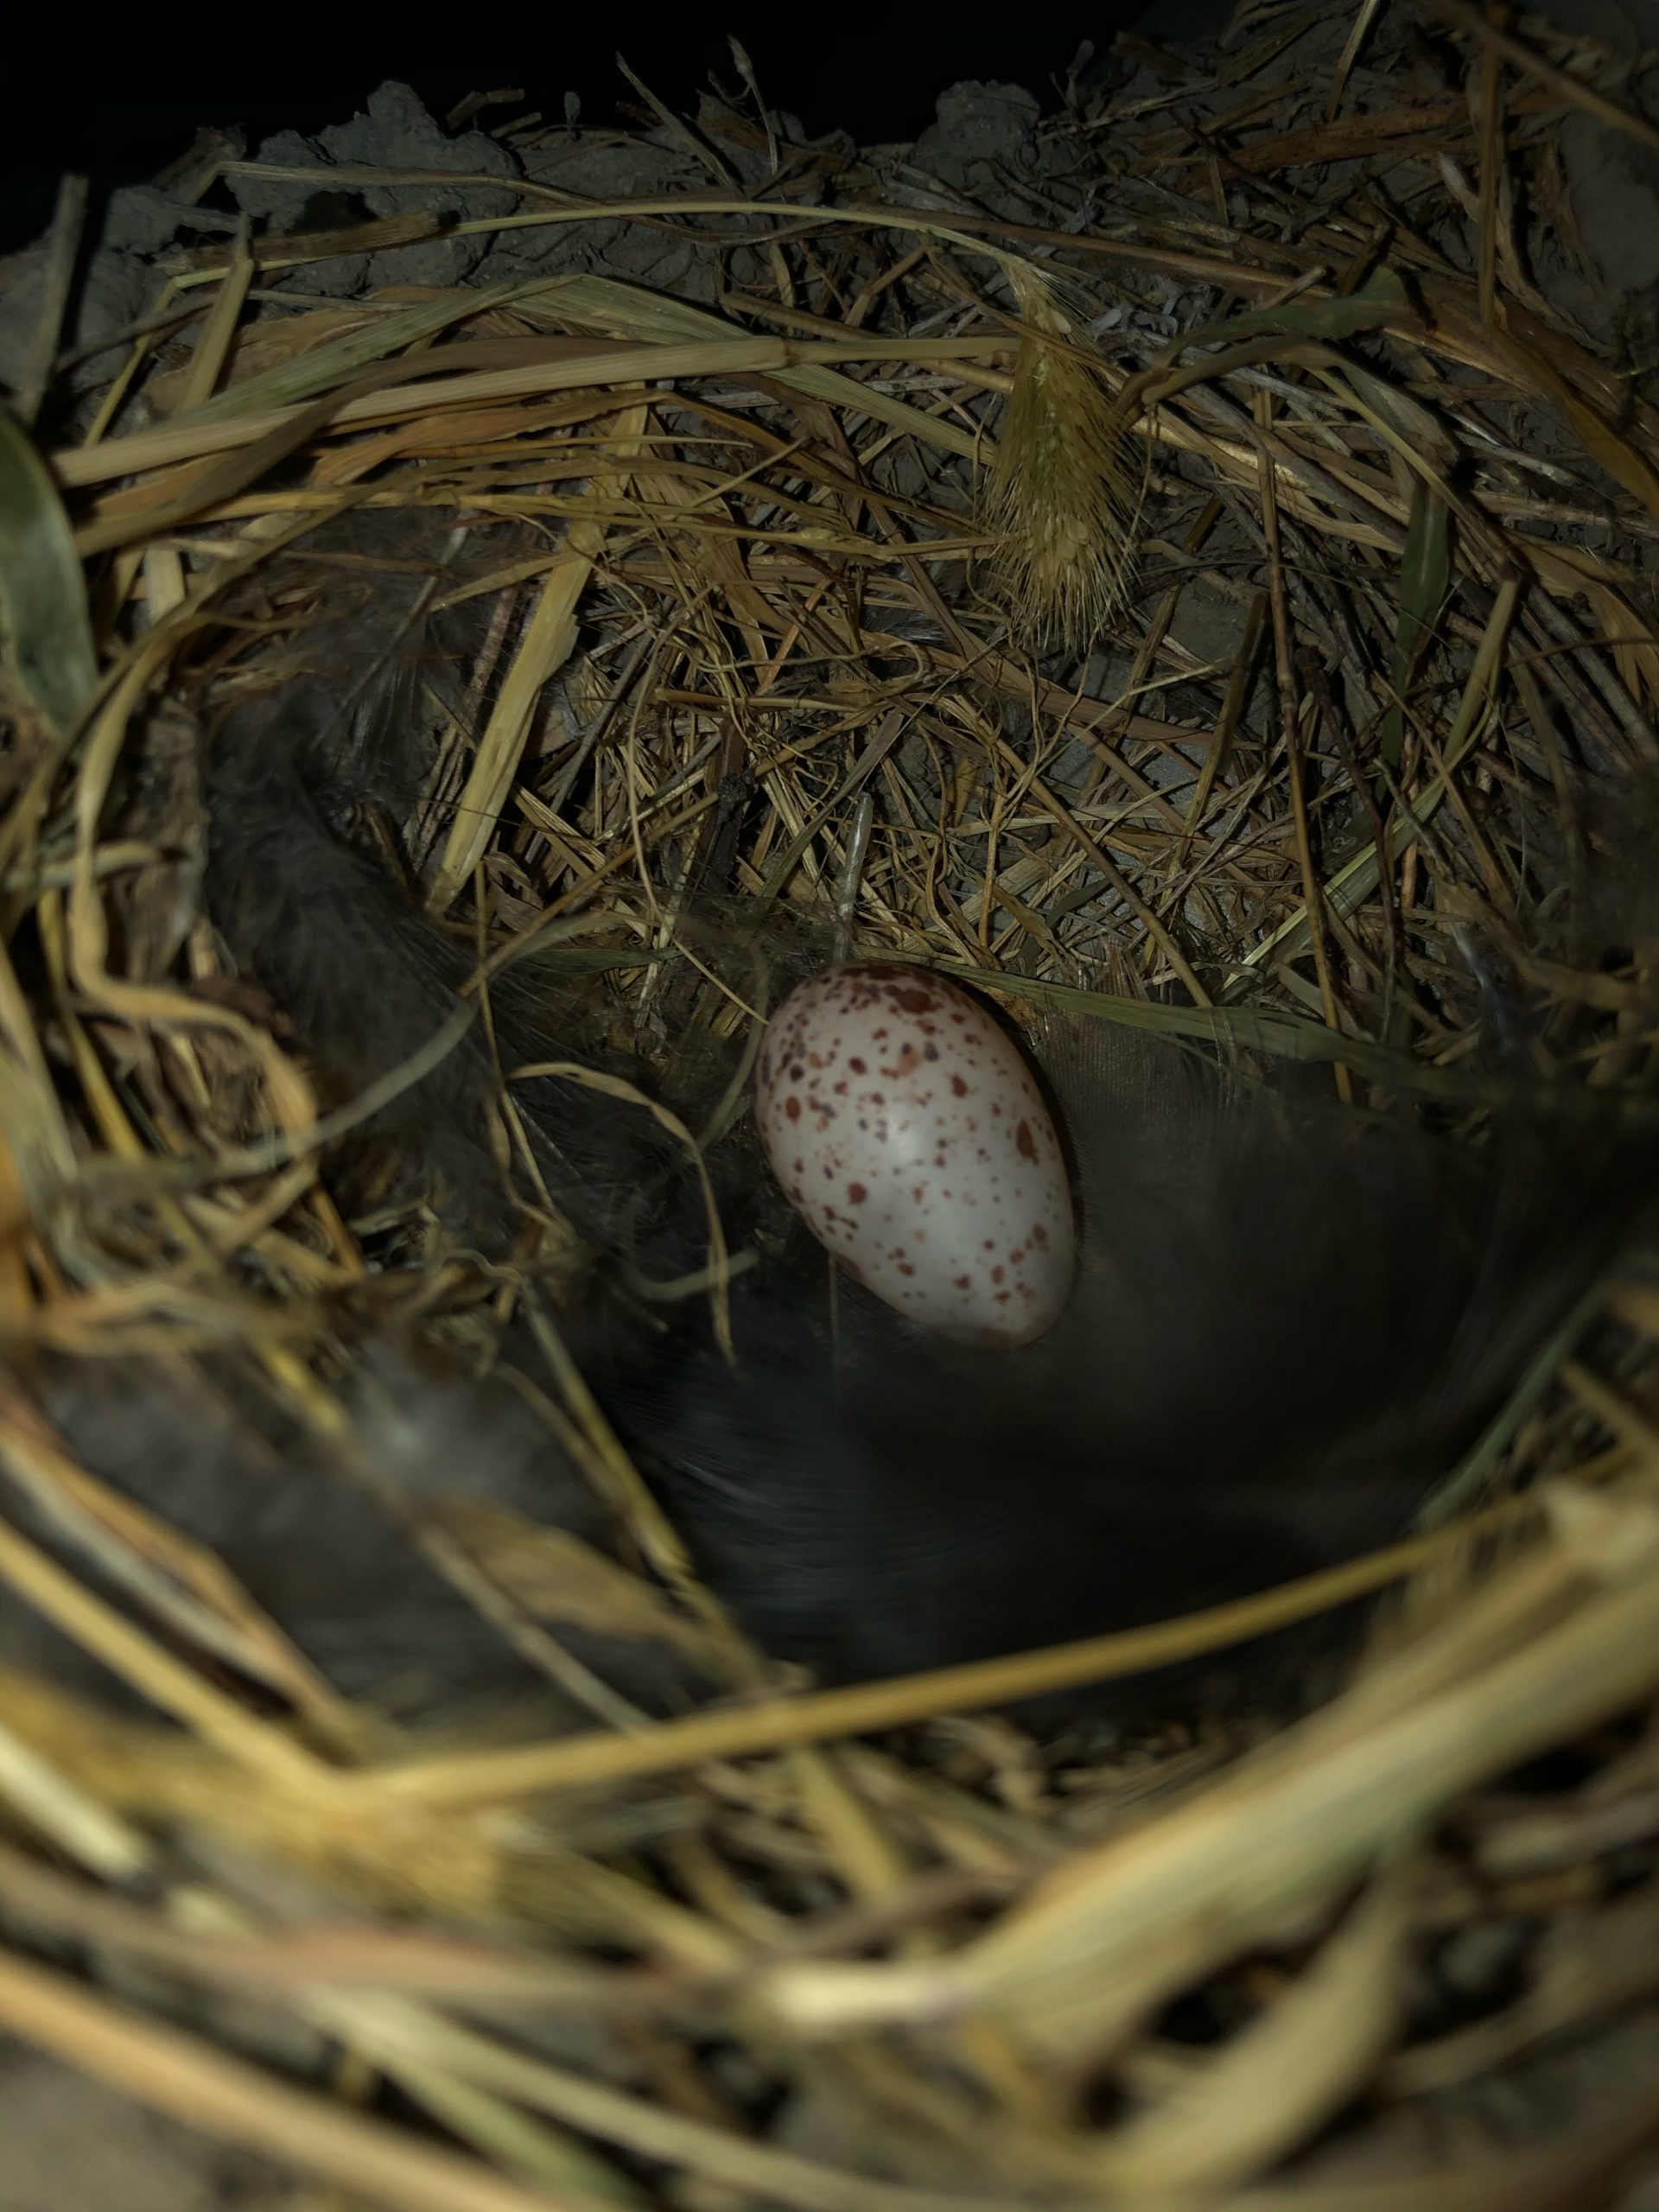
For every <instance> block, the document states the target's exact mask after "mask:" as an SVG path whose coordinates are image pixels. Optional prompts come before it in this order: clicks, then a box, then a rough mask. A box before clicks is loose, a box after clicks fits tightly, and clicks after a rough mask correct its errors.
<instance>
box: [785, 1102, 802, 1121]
mask: <svg viewBox="0 0 1659 2212" xmlns="http://www.w3.org/2000/svg"><path fill="white" fill-rule="evenodd" d="M784 1111H785V1114H787V1115H788V1116H789V1118H790V1120H791V1122H798V1121H799V1120H800V1118H801V1102H800V1100H799V1099H798V1098H785V1101H784Z"/></svg>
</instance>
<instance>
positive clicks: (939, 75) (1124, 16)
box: [0, 0, 1230, 252]
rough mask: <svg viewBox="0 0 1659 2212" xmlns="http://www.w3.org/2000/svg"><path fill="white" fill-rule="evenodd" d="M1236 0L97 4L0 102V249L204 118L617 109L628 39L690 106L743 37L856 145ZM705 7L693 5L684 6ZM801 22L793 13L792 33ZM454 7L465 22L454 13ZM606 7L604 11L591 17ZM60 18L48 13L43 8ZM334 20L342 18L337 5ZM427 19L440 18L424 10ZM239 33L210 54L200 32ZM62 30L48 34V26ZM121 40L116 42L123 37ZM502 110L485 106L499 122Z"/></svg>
mask: <svg viewBox="0 0 1659 2212" xmlns="http://www.w3.org/2000/svg"><path fill="white" fill-rule="evenodd" d="M1229 10H1230V0H1096V5H1094V6H1092V7H1075V6H1074V7H1051V6H1044V5H1042V4H1040V0H1039V4H1038V5H1037V6H1034V7H1029V8H1027V9H1025V10H1020V7H1019V6H1018V5H1017V4H1015V5H1014V6H1010V7H1007V8H1006V9H1005V10H1001V11H1000V12H998V13H996V14H993V13H991V12H989V11H987V13H986V15H985V17H984V19H983V27H982V28H981V29H973V30H969V29H951V28H945V29H937V28H935V27H934V25H933V23H932V22H929V21H925V20H924V17H925V14H926V13H931V11H925V10H923V9H921V8H920V7H919V6H918V4H917V0H911V4H910V6H909V7H908V8H906V9H902V10H901V9H898V8H894V9H892V10H850V11H849V17H850V24H849V28H848V29H842V28H841V25H842V22H845V21H847V18H841V19H838V18H836V16H833V15H831V16H824V15H823V12H822V11H821V10H809V9H807V8H806V7H805V6H804V5H801V4H799V0H797V5H796V7H795V8H794V9H792V10H791V8H788V7H782V8H780V7H779V5H778V4H777V0H772V4H771V5H770V6H768V7H766V8H764V9H760V8H756V7H755V6H753V4H752V0H733V4H731V5H730V6H728V7H721V8H719V9H718V10H712V9H711V10H708V11H707V12H706V13H704V12H702V10H697V11H695V13H696V17H697V20H695V21H692V22H688V21H687V20H686V17H685V16H677V17H674V18H668V17H665V16H655V18H654V19H653V16H652V14H649V13H647V14H644V15H642V14H639V13H638V12H636V11H635V10H631V9H628V8H617V9H615V10H593V11H592V13H591V14H590V13H589V11H588V10H587V9H582V10H574V9H569V8H560V7H559V6H557V5H555V6H553V7H552V8H550V9H547V10H545V11H543V10H541V9H537V10H533V11H530V10H527V11H526V12H525V15H524V19H523V29H522V32H521V34H520V35H518V37H516V38H514V37H511V36H509V35H506V34H505V31H504V29H503V14H504V13H505V11H501V10H494V9H491V10H483V9H480V10H479V15H480V29H479V31H478V34H477V35H476V36H473V35H469V34H468V32H467V28H466V25H465V22H464V11H454V13H452V14H451V16H450V20H449V21H448V22H447V23H446V24H445V26H444V29H443V30H442V34H440V32H439V31H437V30H435V29H429V28H427V27H426V25H425V22H423V25H422V27H421V28H418V29H416V28H413V27H408V28H405V27H403V26H400V24H399V22H398V19H397V16H390V17H389V18H383V19H382V20H381V22H380V24H379V26H378V29H376V31H375V33H374V35H372V36H370V35H361V36H359V37H355V38H350V37H348V36H346V35H344V34H342V32H341V29H340V24H339V23H337V22H327V21H322V22H316V23H315V24H313V25H311V26H309V27H308V26H307V25H306V24H305V23H304V22H302V21H301V20H299V19H296V17H294V16H283V15H281V14H277V13H273V12H272V11H271V10H270V8H269V5H268V4H267V5H264V6H257V5H249V6H246V7H245V10H244V11H243V12H242V14H241V15H240V16H238V14H237V12H236V11H235V10H224V11H213V12H211V13H210V14H209V15H208V16H198V17H196V18H195V19H194V21H195V22H196V24H197V26H198V29H197V31H196V34H195V39H194V43H192V44H191V45H189V46H188V47H182V48H181V46H180V45H179V44H178V43H177V42H176V41H175V38H174V36H173V35H172V23H173V22H174V20H175V19H172V18H168V17H166V16H161V17H155V18H149V19H147V18H145V17H144V16H142V15H133V14H131V13H129V14H127V15H126V16H108V17H105V18H103V19H102V22H103V24H104V25H105V26H108V27H112V28H103V29H96V30H95V29H94V28H93V24H92V20H91V19H90V18H89V19H88V21H87V24H86V40H85V45H86V49H87V50H86V51H85V52H82V53H77V52H76V51H75V50H74V49H73V48H72V47H69V46H67V44H66V45H62V46H60V50H59V51H58V52H57V53H56V54H53V53H52V52H50V50H49V48H48V51H47V52H46V53H45V54H44V55H43V58H42V59H41V60H39V61H37V62H35V64H34V65H33V67H32V68H28V69H26V68H24V67H19V66H16V65H14V67H12V69H11V70H10V72H9V75H10V84H9V85H8V86H7V88H6V97H5V100H4V108H3V113H0V252H5V251H12V250H14V249H15V248H16V247H17V246H19V245H24V244H26V243H27V242H28V241H29V239H31V238H35V237H36V236H37V235H38V234H39V233H40V232H41V231H42V230H43V229H44V228H45V226H46V225H47V222H48V219H50V216H51V213H52V204H53V199H54V194H55V192H56V189H57V181H58V178H59V176H60V174H61V173H62V172H63V171H64V170H66V169H74V170H78V171H80V172H82V173H83V174H85V175H88V176H90V178H91V180H92V193H93V201H94V206H96V205H97V204H98V203H99V201H100V200H102V198H103V197H104V196H105V195H106V194H108V193H109V192H110V191H111V189H113V188H115V187H116V186H118V185H121V184H137V183H141V182H143V181H144V180H145V179H146V178H149V177H150V176H153V175H155V173H156V170H157V169H159V168H162V167H163V166H164V165H165V164H166V163H167V162H169V161H171V160H172V159H174V157H175V156H177V155H179V154H181V153H182V152H183V151H184V150H185V149H186V148H187V147H188V145H189V143H190V142H191V140H192V139H193V138H194V136H195V133H196V130H197V129H198V127H199V126H200V125H203V124H239V125H240V126H241V128H242V129H243V130H245V132H246V133H247V137H248V143H249V146H250V149H251V148H252V147H253V146H255V145H257V143H258V142H259V140H260V139H261V138H263V137H267V136H269V134H270V132H272V131H274V130H283V129H290V130H300V131H302V132H304V133H306V134H307V135H310V134H311V133H312V132H314V131H316V130H321V129H322V128H323V126H324V125H325V124H330V123H340V122H344V121H346V119H347V118H349V117H350V116H351V115H353V113H354V112H355V111H357V110H358V109H359V108H360V107H361V106H362V105H363V104H364V102H365V99H366V97H367V95H368V94H369V93H370V92H372V91H373V89H374V87H375V86H377V85H378V84H381V83H383V82H384V81H385V79H387V78H388V77H397V78H401V79H404V81H405V82H406V83H408V84H410V85H412V86H414V87H415V89H416V92H419V93H420V95H421V97H422V99H423V100H424V101H425V103H426V105H427V106H428V107H429V109H430V110H431V111H432V112H433V114H435V115H436V116H438V117H439V118H442V117H443V116H444V115H446V114H447V113H448V111H450V110H451V109H452V108H453V107H454V106H455V105H456V104H457V103H458V102H459V101H461V99H465V97H466V96H467V93H468V92H474V91H478V92H485V91H493V90H494V89H496V88H497V87H499V86H514V87H518V86H522V87H523V89H524V95H525V103H526V105H527V106H528V107H531V108H539V109H540V110H541V111H542V112H543V115H545V116H546V117H547V118H548V120H549V121H550V122H558V121H560V120H562V119H563V112H564V95H565V93H566V92H567V91H569V92H577V93H579V94H580V96H581V99H582V121H583V123H585V124H605V123H607V122H610V121H612V120H613V119H614V117H615V110H616V105H617V103H618V101H619V99H632V94H631V93H630V92H629V91H628V88H627V86H626V84H625V83H624V82H623V80H622V79H621V78H620V76H619V75H618V73H617V70H616V66H615V59H614V56H615V54H616V50H617V48H618V47H619V46H620V48H621V49H622V51H623V53H624V54H626V57H627V60H628V62H629V65H630V66H631V67H632V68H633V69H634V70H635V71H637V72H638V73H639V75H640V76H641V77H642V78H643V79H645V82H646V83H647V84H649V85H650V86H651V87H652V90H653V91H654V92H656V93H657V94H658V97H659V98H661V99H665V100H667V101H668V102H669V103H670V105H672V106H674V107H676V108H679V109H685V108H688V107H690V106H691V105H693V104H694V103H695V101H696V94H697V91H698V88H699V86H701V85H702V83H703V82H704V81H705V80H706V79H707V77H708V75H709V72H710V71H711V70H712V71H713V72H714V73H715V75H717V76H718V77H720V78H721V80H722V81H723V82H725V83H726V84H728V85H730V86H735V84H736V72H735V71H734V68H733V67H732V64H731V57H730V54H729V52H728V48H727V44H726V34H727V32H728V30H729V31H732V32H734V33H735V34H736V35H737V36H738V37H739V38H741V40H742V41H743V44H744V46H745V47H746V48H747V51H748V54H749V56H750V59H751V60H753V64H754V67H755V73H756V75H757V77H758V79H759V81H760V89H761V91H762V92H763V93H764V95H765V97H766V99H767V101H768V102H769V103H770V104H771V105H772V106H773V107H778V108H787V109H788V110H790V111H791V112H792V113H794V114H796V115H798V116H799V117H800V118H801V120H802V121H803V122H804V124H805V125H806V127H807V130H808V131H809V132H810V133H811V134H812V135H813V136H815V137H816V136H817V135H818V134H820V133H822V132H823V131H826V130H836V129H841V130H849V131H851V132H852V134H853V136H854V137H855V138H856V139H858V140H859V141H860V143H863V144H875V143H885V142H892V141H907V140H909V139H912V138H914V137H918V135H919V134H920V132H922V131H923V130H925V129H926V127H927V125H928V124H930V123H931V121H932V119H933V103H934V99H935V97H936V95H937V94H938V92H941V91H943V90H944V87H945V86H947V85H950V84H953V83H955V82H956V81H957V79H959V78H963V77H982V78H995V79H1002V80H1004V81H1007V82H1011V83H1014V84H1023V85H1026V86H1029V87H1030V89H1031V90H1032V91H1033V92H1035V93H1036V94H1037V96H1038V97H1039V99H1042V100H1043V102H1044V104H1045V105H1052V101H1053V98H1054V93H1053V86H1054V83H1055V81H1056V79H1063V78H1064V76H1065V71H1066V68H1067V66H1068V64H1069V63H1070V62H1071V59H1072V57H1073V56H1074V55H1075V54H1076V53H1077V48H1078V47H1079V46H1080V45H1081V44H1082V42H1083V41H1084V40H1085V39H1090V40H1092V41H1093V42H1094V45H1095V48H1096V53H1097V54H1103V53H1106V52H1107V51H1108V50H1109V48H1110V46H1111V42H1112V40H1113V38H1114V37H1115V36H1116V33H1117V32H1118V31H1120V30H1122V29H1130V28H1134V29H1138V30H1139V31H1141V34H1142V35H1147V36H1155V37H1157V38H1159V39H1160V40H1163V41H1166V42H1169V41H1179V40H1180V39H1181V38H1183V37H1184V36H1190V35H1193V34H1194V33H1195V32H1196V31H1198V29H1201V28H1203V27H1205V26H1208V25H1211V24H1217V23H1219V22H1223V21H1224V20H1225V18H1226V16H1227V14H1228V12H1229ZM693 12H694V11H691V10H687V11H686V15H688V16H689V15H691V14H693ZM791 16H794V17H795V18H797V19H798V23H799V28H798V29H797V28H795V27H794V24H793V23H792V22H791ZM457 18H463V19H461V20H457ZM595 19H597V20H595ZM46 20H47V18H46V16H45V11H44V10H41V12H40V14H39V15H38V16H36V21H37V22H40V23H44V22H46ZM341 20H342V21H345V20H346V17H345V13H344V11H342V16H341ZM427 20H428V21H429V19H427ZM203 24H211V25H212V26H213V31H211V32H209V33H208V36H210V37H212V36H213V35H215V34H217V35H218V36H219V37H220V38H223V39H226V40H228V38H229V37H230V36H231V35H239V37H240V38H242V39H245V41H246V44H245V45H244V46H241V47H240V48H238V47H236V46H232V45H229V44H226V45H223V46H220V47H219V48H218V49H217V50H213V49H212V48H205V47H204V42H203V40H202V34H201V30H200V26H201V25H203ZM48 36H49V34H48ZM123 43H124V45H125V47H126V48H127V49H128V50H126V51H123V50H122V47H123ZM507 113H508V111H506V110H505V109H503V110H498V111H494V112H493V113H491V114H489V115H486V117H485V118H483V120H484V122H485V124H486V125H488V124H493V123H498V122H500V121H502V120H504V119H505V118H506V116H507Z"/></svg>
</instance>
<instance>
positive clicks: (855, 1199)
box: [847, 1183, 870, 1206]
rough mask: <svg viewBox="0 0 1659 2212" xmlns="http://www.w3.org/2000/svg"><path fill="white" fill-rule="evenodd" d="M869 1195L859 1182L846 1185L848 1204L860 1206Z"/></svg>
mask: <svg viewBox="0 0 1659 2212" xmlns="http://www.w3.org/2000/svg"><path fill="white" fill-rule="evenodd" d="M869 1195H870V1194H869V1192H868V1191H867V1190H866V1189H865V1187H864V1185H862V1184H861V1183H849V1185H847V1202H848V1204H849V1205H855V1206H861V1205H863V1203H864V1201H865V1199H866V1198H868V1197H869Z"/></svg>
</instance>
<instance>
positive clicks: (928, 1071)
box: [755, 962, 1076, 1344]
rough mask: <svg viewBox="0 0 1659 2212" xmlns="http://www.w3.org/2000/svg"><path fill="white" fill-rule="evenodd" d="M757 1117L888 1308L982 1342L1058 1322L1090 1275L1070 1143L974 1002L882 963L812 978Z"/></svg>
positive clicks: (772, 1031)
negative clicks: (1077, 1272) (1075, 1274)
mask: <svg viewBox="0 0 1659 2212" xmlns="http://www.w3.org/2000/svg"><path fill="white" fill-rule="evenodd" d="M755 1112H756V1116H757V1119H758V1122H759V1124H760V1136H761V1141H762V1142H763V1143H764V1144H765V1146H766V1157H767V1159H768V1160H770V1161H771V1163H772V1172H773V1173H774V1174H775V1175H776V1176H777V1178H778V1179H779V1182H780V1183H781V1184H782V1185H783V1187H784V1189H785V1192H787V1193H788V1195H789V1198H790V1200H791V1203H792V1204H793V1205H794V1206H795V1207H796V1209H797V1210H798V1212H799V1213H800V1214H801V1216H802V1217H803V1219H804V1221H805V1222H806V1224H807V1225H808V1226H809V1227H810V1229H811V1230H812V1232H813V1234H814V1236H817V1238H818V1239H819V1241H820V1242H821V1243H823V1244H824V1245H825V1246H826V1247H827V1249H829V1251H831V1252H833V1253H834V1255H835V1256H836V1259H837V1260H839V1261H840V1262H842V1266H843V1267H845V1268H847V1269H848V1270H849V1273H851V1274H855V1275H856V1276H857V1278H858V1279H859V1281H861V1282H862V1283H863V1284H865V1285H866V1287H868V1289H870V1290H871V1291H873V1292H874V1294H875V1295H876V1296H877V1297H878V1298H880V1299H883V1300H886V1302H887V1304H888V1305H889V1306H894V1307H896V1308H897V1309H898V1311H899V1313H905V1314H907V1315H909V1317H910V1318H911V1319H912V1320H915V1321H918V1322H921V1323H923V1324H925V1325H928V1326H930V1327H933V1328H937V1329H940V1330H943V1331H945V1332H948V1333H949V1334H950V1335H952V1336H957V1337H964V1338H970V1339H972V1340H975V1341H977V1342H980V1343H985V1344H1029V1343H1030V1342H1031V1341H1032V1339H1033V1338H1035V1337H1039V1336H1041V1335H1042V1333H1043V1332H1044V1330H1045V1329H1046V1328H1048V1327H1050V1326H1051V1325H1052V1323H1053V1322H1054V1321H1055V1320H1057V1319H1058V1317H1059V1314H1060V1313H1061V1311H1062V1309H1063V1308H1064V1306H1065V1301H1066V1299H1067V1296H1068V1295H1069V1294H1070V1292H1071V1276H1072V1270H1073V1268H1074V1265H1075V1262H1076V1232H1075V1226H1074V1222H1073V1217H1072V1210H1071V1189H1070V1186H1069V1185H1068V1182H1067V1179H1066V1172H1065V1159H1064V1157H1063V1155H1062V1154H1061V1151H1060V1145H1059V1139H1058V1136H1057V1135H1056V1134H1055V1129H1054V1124H1053V1122H1052V1120H1051V1118H1050V1116H1049V1112H1048V1109H1047V1107H1046V1105H1045V1104H1044V1103H1043V1099H1042V1096H1041V1093H1040V1092H1039V1090H1038V1088H1037V1085H1036V1084H1035V1083H1034V1082H1033V1079H1032V1075H1031V1071H1030V1070H1029V1069H1028V1068H1027V1065H1026V1064H1025V1062H1024V1061H1023V1060H1022V1059H1021V1058H1020V1054H1019V1052H1018V1050H1017V1049H1016V1048H1015V1046H1014V1044H1013V1043H1012V1042H1011V1041H1010V1039H1008V1038H1007V1036H1006V1035H1005V1034H1004V1033H1003V1032H1002V1031H1001V1029H1000V1028H999V1027H997V1025H996V1023H995V1021H993V1020H992V1019H991V1017H990V1015H989V1014H988V1013H987V1012H986V1010H985V1008H984V1007H982V1006H981V1005H980V1003H979V1002H978V1001H977V1000H976V999H974V998H971V997H969V995H968V993H967V992H966V991H963V990H960V989H958V988H957V986H956V985H955V984H954V983H949V982H945V981H944V978H943V977H942V976H933V975H930V974H929V973H928V972H927V971H926V970H925V969H919V968H904V967H899V966H896V965H891V964H888V963H880V962H865V963H859V964H858V965H855V966H853V967H847V968H836V969H830V970H829V972H828V973H827V974H825V975H823V976H814V977H813V979H812V981H811V982H808V983H803V984H802V985H801V987H800V988H799V989H798V990H796V991H793V992H791V994H790V995H789V997H788V998H786V999H785V1001H784V1002H783V1004H782V1005H781V1006H780V1007H779V1009H778V1011H777V1013H776V1014H773V1016H772V1020H771V1022H770V1023H769V1024H768V1026H767V1029H766V1039H765V1042H764V1044H763V1046H762V1047H761V1052H760V1064H759V1066H758V1069H757V1071H756V1077H755Z"/></svg>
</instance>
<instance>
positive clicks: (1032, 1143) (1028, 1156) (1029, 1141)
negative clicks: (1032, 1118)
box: [1014, 1122, 1037, 1160]
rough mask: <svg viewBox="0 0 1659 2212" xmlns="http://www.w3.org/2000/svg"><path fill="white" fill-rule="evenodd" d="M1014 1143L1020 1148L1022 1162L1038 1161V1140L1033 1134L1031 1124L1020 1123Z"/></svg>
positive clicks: (1015, 1132)
mask: <svg viewBox="0 0 1659 2212" xmlns="http://www.w3.org/2000/svg"><path fill="white" fill-rule="evenodd" d="M1014 1142H1015V1144H1017V1145H1018V1146H1019V1147H1020V1159H1021V1160H1035V1159H1036V1157H1037V1140H1036V1138H1035V1137H1033V1135H1032V1134H1031V1123H1030V1122H1020V1126H1019V1128H1017V1129H1016V1130H1015V1131H1014Z"/></svg>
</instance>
